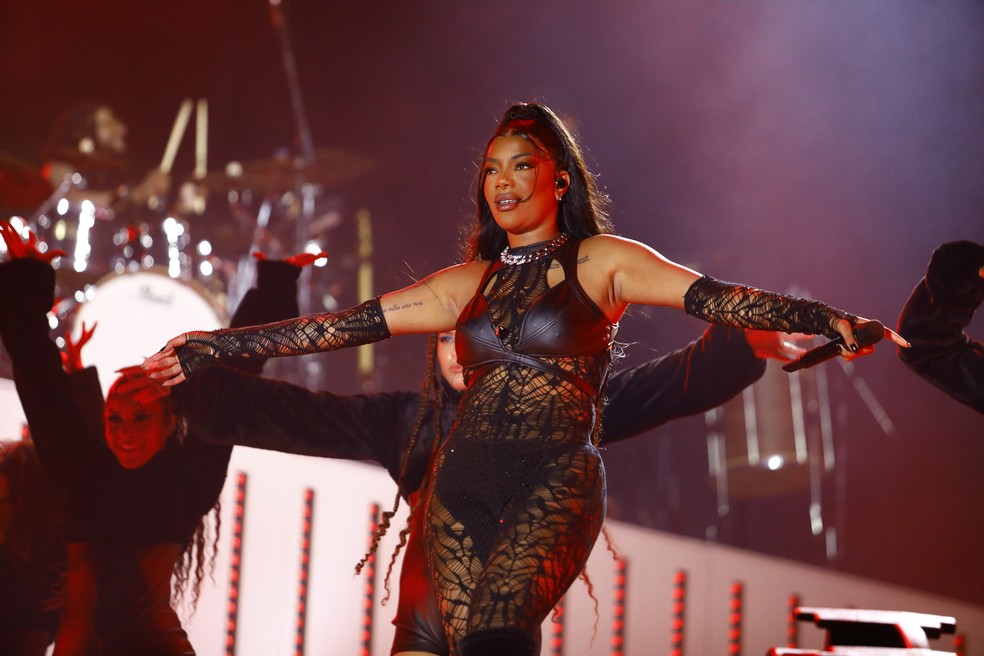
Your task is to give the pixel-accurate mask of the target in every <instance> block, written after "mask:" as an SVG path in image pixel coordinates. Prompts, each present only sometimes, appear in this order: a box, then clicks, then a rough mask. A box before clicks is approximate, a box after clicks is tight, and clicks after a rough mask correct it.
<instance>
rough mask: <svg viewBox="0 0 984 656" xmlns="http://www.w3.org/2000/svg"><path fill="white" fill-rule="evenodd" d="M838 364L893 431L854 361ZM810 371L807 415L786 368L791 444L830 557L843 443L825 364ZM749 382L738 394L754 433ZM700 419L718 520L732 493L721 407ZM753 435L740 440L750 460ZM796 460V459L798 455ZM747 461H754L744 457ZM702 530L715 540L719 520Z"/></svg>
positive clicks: (837, 522)
mask: <svg viewBox="0 0 984 656" xmlns="http://www.w3.org/2000/svg"><path fill="white" fill-rule="evenodd" d="M839 365H840V367H841V370H842V371H843V372H844V373H845V374H846V375H847V376H848V378H850V379H851V382H852V384H853V387H854V389H855V391H856V392H857V395H858V396H859V397H860V399H861V400H862V402H863V403H864V405H865V407H866V408H867V409H868V411H869V412H870V413H871V415H872V417H873V418H874V419H875V421H876V422H877V424H878V426H879V427H880V428H881V430H882V432H883V433H884V434H885V435H886V436H888V437H892V436H893V435H894V433H895V425H894V423H893V422H892V420H891V419H890V418H889V416H888V414H887V413H886V412H885V409H884V408H883V407H882V405H881V404H880V403H879V402H878V399H877V398H876V397H875V395H874V393H873V392H872V390H871V388H870V386H869V385H868V384H867V383H866V382H865V380H864V379H863V378H861V376H859V375H858V374H857V373H856V371H855V365H854V364H853V363H852V362H847V361H845V360H843V359H841V360H840V362H839ZM813 372H814V376H815V383H814V387H815V392H816V397H817V398H816V406H817V407H816V411H815V413H813V414H814V415H815V416H813V417H810V418H808V417H807V416H806V413H805V409H806V408H805V403H804V402H803V398H802V387H803V386H802V381H800V380H799V379H798V378H796V377H799V376H801V375H802V373H795V374H789V377H790V380H789V387H790V401H791V402H792V405H793V406H794V407H793V408H792V413H793V430H794V432H795V433H800V432H802V433H803V435H802V436H797V437H796V441H797V446H796V450H797V452H800V451H801V450H802V451H803V452H804V453H805V455H806V457H805V462H804V464H805V465H806V467H807V472H808V486H809V518H810V527H811V532H812V533H813V535H815V536H820V535H821V534H822V535H824V539H825V545H824V547H825V552H826V559H827V562H829V563H834V562H838V561H842V559H843V554H842V553H840V550H839V536H840V535H842V534H843V531H844V521H845V518H844V513H843V511H842V509H843V508H844V507H845V504H846V501H847V498H846V497H847V494H846V488H845V484H846V480H845V474H846V469H845V467H844V466H843V462H844V461H845V460H846V455H845V453H844V446H845V445H844V440H841V444H839V445H838V444H835V441H834V423H835V422H834V418H833V417H834V413H833V412H832V410H831V398H830V385H829V382H828V374H827V370H826V368H824V367H816V368H814V369H813ZM766 375H768V373H767V374H766ZM753 388H754V385H753V386H752V387H750V388H747V389H746V390H744V392H743V393H742V395H741V397H740V398H742V399H743V400H744V407H745V415H746V420H745V423H746V432H748V431H751V432H752V433H755V428H754V425H755V423H756V419H755V416H754V414H755V407H754V406H755V396H754V391H753ZM749 413H751V420H750V421H751V425H749V418H748V416H749ZM705 420H706V421H707V424H708V428H709V432H708V438H707V445H708V464H709V466H710V475H711V478H712V479H713V481H714V487H715V492H716V495H717V508H718V512H717V515H718V521H719V522H720V521H723V520H724V519H725V518H726V517H728V515H730V514H731V498H732V496H733V492H732V491H731V489H730V487H731V481H730V480H729V475H728V472H729V466H728V455H727V453H726V446H725V444H726V436H725V432H726V424H725V421H724V415H723V409H722V408H715V409H712V410H710V411H708V412H707V413H705ZM808 420H812V423H811V424H810V425H812V426H814V429H813V430H806V428H807V421H808ZM755 437H756V436H755V435H752V436H751V437H746V440H749V441H751V442H752V445H751V446H749V452H750V453H749V460H750V461H751V460H753V457H752V455H753V454H752V453H751V452H752V451H753V450H755V449H754V448H753V447H754V446H755V445H756V444H757V442H756V439H755ZM761 457H762V459H765V458H767V457H768V454H763V455H762V456H761ZM754 459H755V461H756V462H758V461H759V454H758V453H757V452H756V453H755V454H754ZM838 459H840V460H841V461H842V466H841V467H839V468H838V467H836V466H835V465H836V464H837V463H836V461H837V460H838ZM797 460H798V461H799V458H797ZM750 464H755V463H751V462H750ZM830 472H834V474H835V476H834V481H833V486H834V492H833V495H834V502H833V506H834V508H833V514H834V519H833V521H832V522H825V521H824V514H825V513H824V512H823V510H824V509H823V506H822V501H823V477H824V475H825V474H828V473H830ZM708 535H709V536H710V537H709V538H708V539H711V540H715V541H716V536H717V535H719V524H717V523H716V524H715V525H713V526H711V527H708Z"/></svg>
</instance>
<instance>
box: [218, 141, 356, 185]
mask: <svg viewBox="0 0 984 656" xmlns="http://www.w3.org/2000/svg"><path fill="white" fill-rule="evenodd" d="M374 166H375V162H374V161H373V160H372V158H370V157H367V156H365V155H359V154H357V153H353V152H351V151H344V150H338V149H335V148H319V149H318V150H317V152H315V157H314V159H313V160H312V161H309V162H305V161H303V159H302V158H300V157H274V158H271V159H256V160H251V161H248V162H244V163H242V164H238V163H235V162H232V163H230V164H229V165H227V166H226V170H225V171H218V172H214V173H208V174H206V175H205V177H204V178H202V179H201V180H198V184H201V185H202V186H204V187H205V188H206V189H208V190H209V191H213V192H219V193H221V192H229V191H240V190H244V189H248V190H251V191H254V192H261V193H283V192H286V191H290V190H293V189H295V188H296V187H297V184H298V183H312V184H318V185H322V186H325V187H339V186H341V185H344V184H346V183H349V182H351V181H353V180H356V179H357V178H360V177H362V176H364V175H366V174H368V173H369V172H370V171H371V170H372V169H373V167H374Z"/></svg>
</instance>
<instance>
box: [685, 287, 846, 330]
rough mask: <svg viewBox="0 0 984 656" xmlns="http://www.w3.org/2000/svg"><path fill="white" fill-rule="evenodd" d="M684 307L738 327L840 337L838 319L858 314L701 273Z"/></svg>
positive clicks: (700, 317) (693, 313)
mask: <svg viewBox="0 0 984 656" xmlns="http://www.w3.org/2000/svg"><path fill="white" fill-rule="evenodd" d="M683 304H684V309H685V310H686V311H687V314H691V315H693V316H695V317H697V318H699V319H703V320H704V321H710V322H711V323H717V324H721V325H724V326H733V327H735V328H757V329H765V330H781V331H783V332H787V333H793V332H799V333H806V334H808V335H825V336H827V337H830V338H831V339H836V338H837V337H840V333H838V332H837V329H836V326H837V322H838V321H840V320H841V319H846V320H847V321H848V322H850V324H851V325H852V326H853V325H854V324H855V323H857V319H858V318H857V317H856V316H854V315H853V314H848V313H847V312H844V311H843V310H838V309H837V308H835V307H831V306H829V305H826V304H824V303H820V302H819V301H808V300H806V299H802V298H797V297H795V296H786V295H784V294H776V293H774V292H766V291H762V290H761V289H755V288H754V287H746V286H744V285H738V284H735V283H731V282H724V281H722V280H717V279H716V278H712V277H710V276H701V277H700V278H698V279H697V280H696V281H694V284H692V285H691V286H690V288H689V289H687V293H686V294H684V297H683Z"/></svg>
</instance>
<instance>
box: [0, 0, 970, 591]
mask: <svg viewBox="0 0 984 656" xmlns="http://www.w3.org/2000/svg"><path fill="white" fill-rule="evenodd" d="M0 10H2V13H0V151H3V152H5V153H7V154H10V155H14V156H17V157H20V158H22V159H25V160H28V161H29V162H30V163H31V164H32V165H35V166H36V165H39V164H40V161H39V157H40V155H39V150H40V147H41V144H42V143H43V141H44V138H45V136H46V133H47V131H48V129H49V127H50V126H51V124H52V122H53V121H54V119H55V117H56V116H57V115H58V113H59V112H60V111H61V110H62V109H63V108H64V107H65V106H67V105H68V104H70V103H72V102H75V101H78V100H84V99H99V100H103V101H105V102H107V103H108V104H110V105H111V106H112V107H113V108H115V110H116V112H117V113H118V114H119V115H120V116H121V117H122V118H123V119H124V120H125V121H127V123H128V124H129V125H130V128H131V132H130V136H129V142H130V151H131V161H132V172H133V174H134V176H136V177H139V176H140V175H142V173H143V172H145V171H146V170H148V169H150V168H151V167H153V166H155V165H157V163H159V161H160V158H161V155H162V152H163V149H164V144H165V143H166V141H167V136H168V134H169V132H170V129H171V124H172V122H173V120H174V116H175V113H176V111H177V108H178V106H179V104H180V102H181V101H182V99H184V98H207V99H208V102H209V112H210V125H209V130H210V133H209V162H210V167H209V168H210V170H221V169H222V167H223V166H224V164H225V163H226V162H227V161H229V160H252V159H256V158H267V157H270V156H271V155H272V154H273V153H274V152H276V151H277V150H282V149H285V148H289V147H290V146H291V144H292V143H296V133H297V126H296V122H295V119H294V114H293V112H292V109H291V103H290V97H289V91H288V85H287V81H286V76H285V73H284V68H283V65H282V61H281V50H280V48H279V46H278V39H277V33H276V32H275V30H274V29H273V27H272V23H271V20H270V13H269V7H268V5H267V4H266V3H265V2H262V1H260V0H210V1H202V0H196V1H192V0H172V1H171V2H165V3H146V2H133V1H122V0H119V1H116V2H112V1H109V0H91V1H90V2H86V3H78V2H69V1H68V0H57V1H50V0H34V1H32V2H23V1H21V2H13V1H11V0H0ZM284 10H285V12H286V15H287V19H288V26H287V27H288V31H289V36H290V43H291V44H292V47H293V50H294V54H295V57H296V62H297V69H298V72H299V77H300V86H301V92H302V94H303V99H304V104H305V107H306V110H307V114H308V117H309V119H310V121H309V122H310V127H311V133H312V136H313V142H314V145H315V146H316V147H319V148H324V147H332V148H339V149H344V150H347V151H351V152H353V153H357V154H359V155H364V156H368V157H371V158H373V160H374V161H375V162H376V166H375V168H374V170H373V171H372V173H370V174H368V175H364V176H361V177H359V178H358V179H356V180H355V181H354V182H352V183H350V184H347V185H345V186H343V187H338V188H331V189H328V190H326V192H325V194H324V195H323V197H322V198H321V199H320V200H319V207H330V208H332V209H339V210H340V211H341V213H342V217H343V221H342V224H341V225H340V226H339V227H338V228H336V229H335V230H334V231H331V232H330V233H328V235H327V238H326V239H327V243H325V244H324V245H325V247H326V248H327V250H329V252H330V253H331V254H332V258H333V259H332V264H331V265H330V266H329V267H328V268H327V269H325V270H321V273H318V274H316V275H321V276H326V277H333V280H334V281H335V285H336V286H335V287H334V288H333V289H334V290H335V291H336V292H337V293H336V295H337V296H338V297H339V298H340V300H342V301H343V303H346V304H347V303H348V302H351V300H353V298H354V271H353V269H352V266H351V264H352V261H353V249H354V243H355V238H354V233H355V230H354V227H353V226H354V216H355V213H356V211H357V210H359V209H360V208H366V209H368V210H369V211H370V212H371V215H372V225H373V231H374V243H375V255H374V258H373V262H374V265H375V277H376V286H377V292H382V291H385V290H388V289H391V288H394V287H396V286H401V285H403V284H406V283H407V282H408V281H410V280H411V279H412V278H414V277H417V276H422V275H424V274H426V273H428V272H430V271H432V270H434V269H436V268H439V267H443V266H445V265H447V264H450V263H451V262H452V261H453V258H454V254H455V252H456V250H455V249H454V244H455V243H456V241H457V239H458V236H459V234H460V226H461V225H462V223H463V222H464V221H467V220H468V219H469V218H470V216H471V208H472V201H471V196H472V190H473V187H472V176H473V172H474V162H475V161H476V158H477V156H478V155H479V154H480V152H481V149H482V148H483V147H484V145H485V143H486V141H487V139H488V137H489V134H490V131H491V130H492V128H493V127H494V125H495V122H496V120H497V118H498V116H499V115H500V114H501V112H502V110H503V109H504V108H505V107H506V106H507V104H508V103H510V102H512V101H515V100H525V99H539V100H543V101H545V102H547V103H548V104H550V105H551V106H553V107H554V108H555V109H557V110H558V111H559V112H560V113H562V114H563V115H565V116H566V117H567V118H568V120H569V121H570V122H571V123H572V124H573V125H574V126H575V127H576V129H577V130H578V132H579V133H580V135H581V137H582V140H583V143H584V144H585V145H586V147H587V150H588V160H589V164H590V165H591V166H592V168H593V169H594V170H596V171H597V172H598V173H599V174H600V182H601V184H602V186H603V187H604V188H605V190H606V191H607V192H608V193H609V194H610V195H611V197H612V199H613V202H614V219H615V223H616V226H617V229H618V231H619V233H620V234H622V235H624V236H627V237H631V238H634V239H639V240H641V241H644V242H646V243H648V244H650V245H652V246H653V247H655V248H657V249H658V250H660V251H661V252H663V253H664V254H665V255H667V256H668V257H670V258H671V259H674V260H676V261H679V262H681V263H684V264H687V265H689V266H692V267H694V268H696V269H698V270H701V271H704V272H707V273H710V274H713V275H715V276H717V277H720V278H725V279H730V280H740V281H742V282H747V283H750V284H754V285H757V286H760V287H764V288H768V289H775V290H778V291H790V290H796V291H798V292H800V293H808V294H809V295H812V296H815V297H817V298H820V299H823V300H825V301H827V302H829V303H831V304H833V305H837V306H839V307H843V308H845V309H848V310H850V311H853V312H857V313H859V314H862V315H864V316H867V317H872V318H878V319H881V320H882V321H884V322H885V323H888V324H894V323H895V320H896V317H897V316H898V313H899V310H900V309H901V307H902V305H903V303H904V301H905V299H906V298H907V296H908V294H909V292H910V290H911V289H912V287H913V286H914V285H915V283H916V282H917V281H918V280H919V278H920V277H921V275H922V273H923V271H924V270H925V266H926V263H927V262H928V260H929V256H930V254H931V252H932V250H933V248H934V247H935V246H937V245H938V244H940V243H942V242H945V241H949V240H954V239H960V238H964V239H973V240H975V241H978V242H984V221H982V208H984V121H982V117H984V4H981V3H980V2H978V1H977V0H965V1H961V0H948V1H947V2H933V3H929V2H924V1H922V0H862V1H860V2H807V1H801V0H787V1H784V2H776V1H772V0H745V1H743V2H733V1H707V2H700V3H694V2H690V1H688V0H663V1H653V0H645V1H643V0H632V1H624V2H614V3H600V2H586V1H585V2H581V1H569V2H547V1H530V0H526V1H522V2H520V1H518V0H500V1H498V2H494V3H484V4H479V3H471V2H468V3H465V2H455V1H451V0H433V1H431V2H418V3H397V2H371V1H365V0H361V1H358V2H356V1H354V0H353V1H349V2H338V1H335V2H322V1H316V0H293V1H291V2H288V3H286V4H285V5H284ZM189 134H190V133H189ZM191 151H192V148H191V140H190V139H187V140H186V141H185V143H184V144H183V145H182V149H181V151H180V152H179V156H178V160H177V163H176V165H175V169H174V173H175V176H176V178H177V179H178V180H180V179H181V178H182V177H183V176H186V175H188V173H189V172H190V169H191ZM211 200H212V202H211V204H210V206H209V211H208V212H207V213H206V215H204V216H203V217H197V218H196V219H195V221H197V222H200V226H201V230H202V231H203V233H204V232H207V231H208V228H209V222H211V223H212V224H214V223H216V222H222V221H223V220H224V218H223V217H224V216H225V215H224V213H223V207H222V202H221V200H219V201H216V200H215V199H211ZM273 221H274V227H275V228H279V229H282V230H283V231H284V232H285V233H286V234H290V232H291V230H292V229H293V228H292V224H291V222H292V221H294V219H292V218H290V217H289V216H286V215H285V214H283V213H281V214H277V213H275V214H274V216H273ZM213 227H214V225H213ZM198 229H199V228H198V227H196V224H195V223H192V233H193V234H194V233H195V231H196V230H198ZM321 284H322V283H321V282H317V281H316V282H315V287H316V290H317V289H320V287H319V285H321ZM978 323H979V322H978ZM702 329H703V326H702V325H701V324H700V323H699V322H698V321H696V320H694V319H692V318H689V317H686V316H684V315H683V314H682V313H677V312H673V311H670V310H665V309H647V308H642V309H638V308H637V309H635V310H633V311H632V313H631V315H630V316H628V317H626V319H625V320H624V321H623V327H622V331H621V333H620V337H621V339H622V340H624V341H625V342H628V343H631V344H632V345H631V346H630V347H629V348H628V359H627V362H628V363H632V362H637V361H641V360H643V359H646V358H649V357H652V356H653V355H654V354H659V353H665V352H666V351H668V350H670V349H672V348H675V347H678V346H680V345H682V344H683V343H685V342H686V341H687V340H689V339H692V338H694V337H696V336H697V335H698V334H699V333H700V331H701V330H702ZM972 333H973V334H974V335H975V336H976V337H977V338H980V337H981V336H982V331H981V329H980V326H979V325H977V326H974V327H973V330H972ZM423 344H424V340H423V339H422V338H416V337H411V338H403V339H399V340H394V341H391V342H387V343H384V344H382V345H379V346H378V347H377V354H378V361H377V365H378V367H377V371H376V374H375V377H374V380H373V381H371V383H372V384H375V385H376V386H378V387H380V388H383V389H392V388H412V387H414V386H416V385H417V384H418V380H419V377H420V375H421V373H422V370H423V367H424V363H423V356H422V347H423ZM332 357H336V359H335V360H332V359H330V358H332ZM328 358H329V359H326V360H324V362H325V365H326V369H327V370H328V374H327V376H326V380H324V381H323V385H324V386H326V387H329V388H331V389H336V390H342V391H354V390H355V389H356V388H357V386H358V385H357V380H356V377H355V376H353V375H352V370H351V367H352V361H351V359H348V360H347V359H345V357H344V356H341V355H337V356H328ZM622 366H625V365H624V364H623V365H622ZM825 367H826V368H827V374H828V376H829V380H830V384H831V388H832V392H831V408H832V410H833V414H834V418H835V437H836V440H837V445H838V447H837V448H838V455H839V459H838V462H837V468H836V470H835V473H833V474H831V475H828V476H827V477H826V478H825V479H824V494H823V496H824V509H823V512H824V516H825V521H826V522H827V525H828V526H833V527H835V528H836V529H837V540H836V545H837V549H836V552H833V551H831V550H829V549H828V548H827V543H826V542H825V540H824V537H823V536H814V535H813V534H812V533H811V532H810V530H809V521H808V513H807V509H806V504H807V501H808V498H807V494H806V492H805V491H804V490H802V489H799V490H795V491H793V492H791V493H789V494H787V495H783V496H778V497H776V496H761V497H758V498H751V499H745V500H739V499H733V500H732V504H731V508H730V511H729V512H728V513H727V514H726V515H725V516H723V517H722V516H720V514H719V512H718V510H717V499H716V496H715V492H714V488H713V486H712V485H711V482H710V480H709V478H708V474H707V467H708V465H707V460H708V456H707V444H706V439H705V437H706V429H705V426H704V419H703V418H694V419H690V420H685V421H681V422H678V423H676V424H673V425H671V426H669V427H667V428H666V429H664V430H662V431H661V432H660V433H659V437H648V438H642V439H639V440H636V442H635V443H634V444H628V445H620V446H618V447H616V448H613V449H611V450H609V452H608V453H607V454H606V461H607V463H608V470H609V482H610V488H611V495H610V496H611V509H610V510H611V512H610V515H611V516H613V517H617V518H620V519H625V520H628V521H634V522H639V523H642V524H645V525H648V526H652V527H655V528H659V529H662V530H669V531H673V532H677V533H680V534H684V535H691V536H695V537H700V538H705V537H706V538H708V539H714V540H718V541H720V542H722V543H725V544H731V545H734V546H738V547H744V548H749V549H755V550H758V551H763V552H765V553H772V554H776V555H780V556H783V557H787V558H795V559H798V560H802V561H806V562H811V563H815V564H818V565H825V566H830V567H833V568H836V569H839V570H842V571H846V572H851V573H855V574H860V575H864V576H869V577H873V578H877V579H881V580H885V581H890V582H894V583H898V584H901V585H906V586H910V587H916V588H920V589H923V590H927V591H931V592H935V593H940V594H945V595H949V596H954V597H959V598H962V599H965V600H969V601H972V602H976V603H979V604H984V567H982V565H981V554H982V553H984V522H982V521H981V513H980V508H981V506H982V503H984V482H982V474H981V471H980V469H981V466H982V464H984V440H982V437H984V435H982V433H984V421H982V418H981V416H980V415H979V414H977V413H975V412H973V411H971V410H969V409H968V408H965V407H963V406H961V405H959V404H957V403H956V402H953V401H951V400H949V399H948V398H947V397H945V396H944V395H943V394H941V393H940V392H938V391H936V390H935V389H933V388H931V387H929V386H928V385H927V384H925V383H924V382H922V381H921V380H919V379H918V378H916V377H915V376H913V375H912V374H910V373H909V372H908V371H907V370H905V369H904V368H903V367H902V366H901V364H900V363H899V362H898V360H897V357H896V355H895V352H894V349H892V348H890V347H888V346H887V345H885V346H882V347H881V348H880V349H879V350H878V352H877V353H875V354H874V355H873V356H871V357H869V358H867V359H865V360H863V361H861V362H859V363H856V367H855V369H854V371H853V373H848V372H846V371H845V370H843V369H842V368H841V367H840V366H838V365H837V364H828V365H825ZM722 375H727V372H722ZM859 381H860V382H859ZM859 384H860V385H862V386H863V385H867V386H868V387H869V388H870V390H871V391H872V392H873V397H874V399H875V401H877V404H879V405H880V406H881V407H883V408H884V410H885V412H886V413H887V416H888V417H889V419H890V421H891V423H892V425H893V427H894V428H893V430H891V431H888V432H886V431H885V430H883V428H882V427H881V426H880V425H879V423H877V422H876V421H875V419H874V417H873V415H872V413H871V407H872V406H871V404H870V403H866V402H865V401H863V399H862V397H861V395H860V394H859V392H858V391H857V387H858V385H859ZM653 557H659V556H658V554H654V555H653Z"/></svg>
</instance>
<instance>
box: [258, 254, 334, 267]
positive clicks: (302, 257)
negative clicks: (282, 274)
mask: <svg viewBox="0 0 984 656" xmlns="http://www.w3.org/2000/svg"><path fill="white" fill-rule="evenodd" d="M253 257H255V258H256V259H258V260H260V261H263V260H265V259H267V256H266V255H264V254H263V253H262V252H260V251H253ZM327 257H328V253H326V252H324V251H321V252H320V253H297V254H296V255H288V256H287V257H285V258H284V260H283V261H284V262H286V263H287V264H292V265H294V266H296V267H297V268H298V269H303V268H304V267H306V266H308V265H310V264H314V263H315V262H317V261H318V260H322V259H325V258H327Z"/></svg>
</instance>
